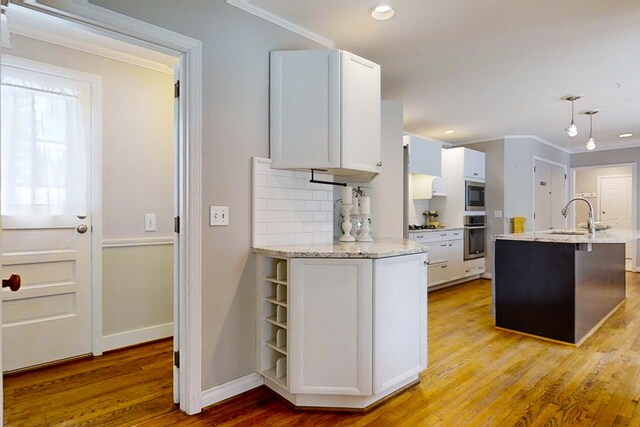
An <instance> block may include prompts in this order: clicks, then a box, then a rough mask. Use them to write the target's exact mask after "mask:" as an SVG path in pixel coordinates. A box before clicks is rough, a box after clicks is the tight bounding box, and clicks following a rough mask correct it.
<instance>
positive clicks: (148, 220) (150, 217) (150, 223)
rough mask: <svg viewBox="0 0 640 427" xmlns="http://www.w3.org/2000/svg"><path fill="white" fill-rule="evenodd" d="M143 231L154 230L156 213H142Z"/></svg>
mask: <svg viewBox="0 0 640 427" xmlns="http://www.w3.org/2000/svg"><path fill="white" fill-rule="evenodd" d="M144 231H156V214H144Z"/></svg>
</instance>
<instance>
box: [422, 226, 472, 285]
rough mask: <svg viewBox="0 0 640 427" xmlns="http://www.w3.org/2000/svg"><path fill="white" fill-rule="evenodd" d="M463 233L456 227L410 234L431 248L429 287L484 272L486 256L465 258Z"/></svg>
mask: <svg viewBox="0 0 640 427" xmlns="http://www.w3.org/2000/svg"><path fill="white" fill-rule="evenodd" d="M463 234H464V233H463V230H456V229H454V230H446V231H445V230H433V231H423V232H420V233H410V234H409V239H411V240H413V241H416V242H418V243H422V244H424V245H426V246H427V247H428V248H429V269H428V275H427V286H428V287H432V286H438V285H442V284H445V283H448V282H454V281H457V280H461V279H464V278H465V277H471V276H475V275H478V274H482V273H484V258H477V259H474V260H469V261H465V260H464V239H463V237H464V236H463Z"/></svg>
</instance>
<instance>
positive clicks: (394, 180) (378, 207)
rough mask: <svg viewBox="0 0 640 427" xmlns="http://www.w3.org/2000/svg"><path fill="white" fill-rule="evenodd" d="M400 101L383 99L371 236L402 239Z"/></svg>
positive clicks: (373, 185) (401, 123)
mask: <svg viewBox="0 0 640 427" xmlns="http://www.w3.org/2000/svg"><path fill="white" fill-rule="evenodd" d="M403 127H404V124H403V110H402V101H383V102H382V123H381V131H382V153H381V158H382V164H383V166H382V167H383V173H381V174H380V175H378V176H376V177H375V178H374V179H373V180H372V181H371V184H370V185H371V188H372V193H371V194H372V195H375V197H372V198H371V218H372V223H371V230H372V236H373V237H392V238H396V239H402V236H403V234H404V229H403V226H402V224H403V220H402V215H403V214H402V204H403V198H402V187H403V179H404V176H403V174H404V161H403V153H402V130H403Z"/></svg>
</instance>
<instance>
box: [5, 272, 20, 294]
mask: <svg viewBox="0 0 640 427" xmlns="http://www.w3.org/2000/svg"><path fill="white" fill-rule="evenodd" d="M21 283H22V279H21V278H20V275H19V274H12V275H11V276H9V278H8V279H2V287H3V288H9V289H11V291H12V292H16V291H17V290H18V289H20V284H21Z"/></svg>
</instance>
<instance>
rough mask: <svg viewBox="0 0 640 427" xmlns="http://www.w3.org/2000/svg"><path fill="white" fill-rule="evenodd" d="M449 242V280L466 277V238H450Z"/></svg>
mask: <svg viewBox="0 0 640 427" xmlns="http://www.w3.org/2000/svg"><path fill="white" fill-rule="evenodd" d="M447 243H448V244H449V280H450V281H451V280H458V279H461V278H463V277H464V265H463V264H464V240H450V241H449V242H447Z"/></svg>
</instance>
